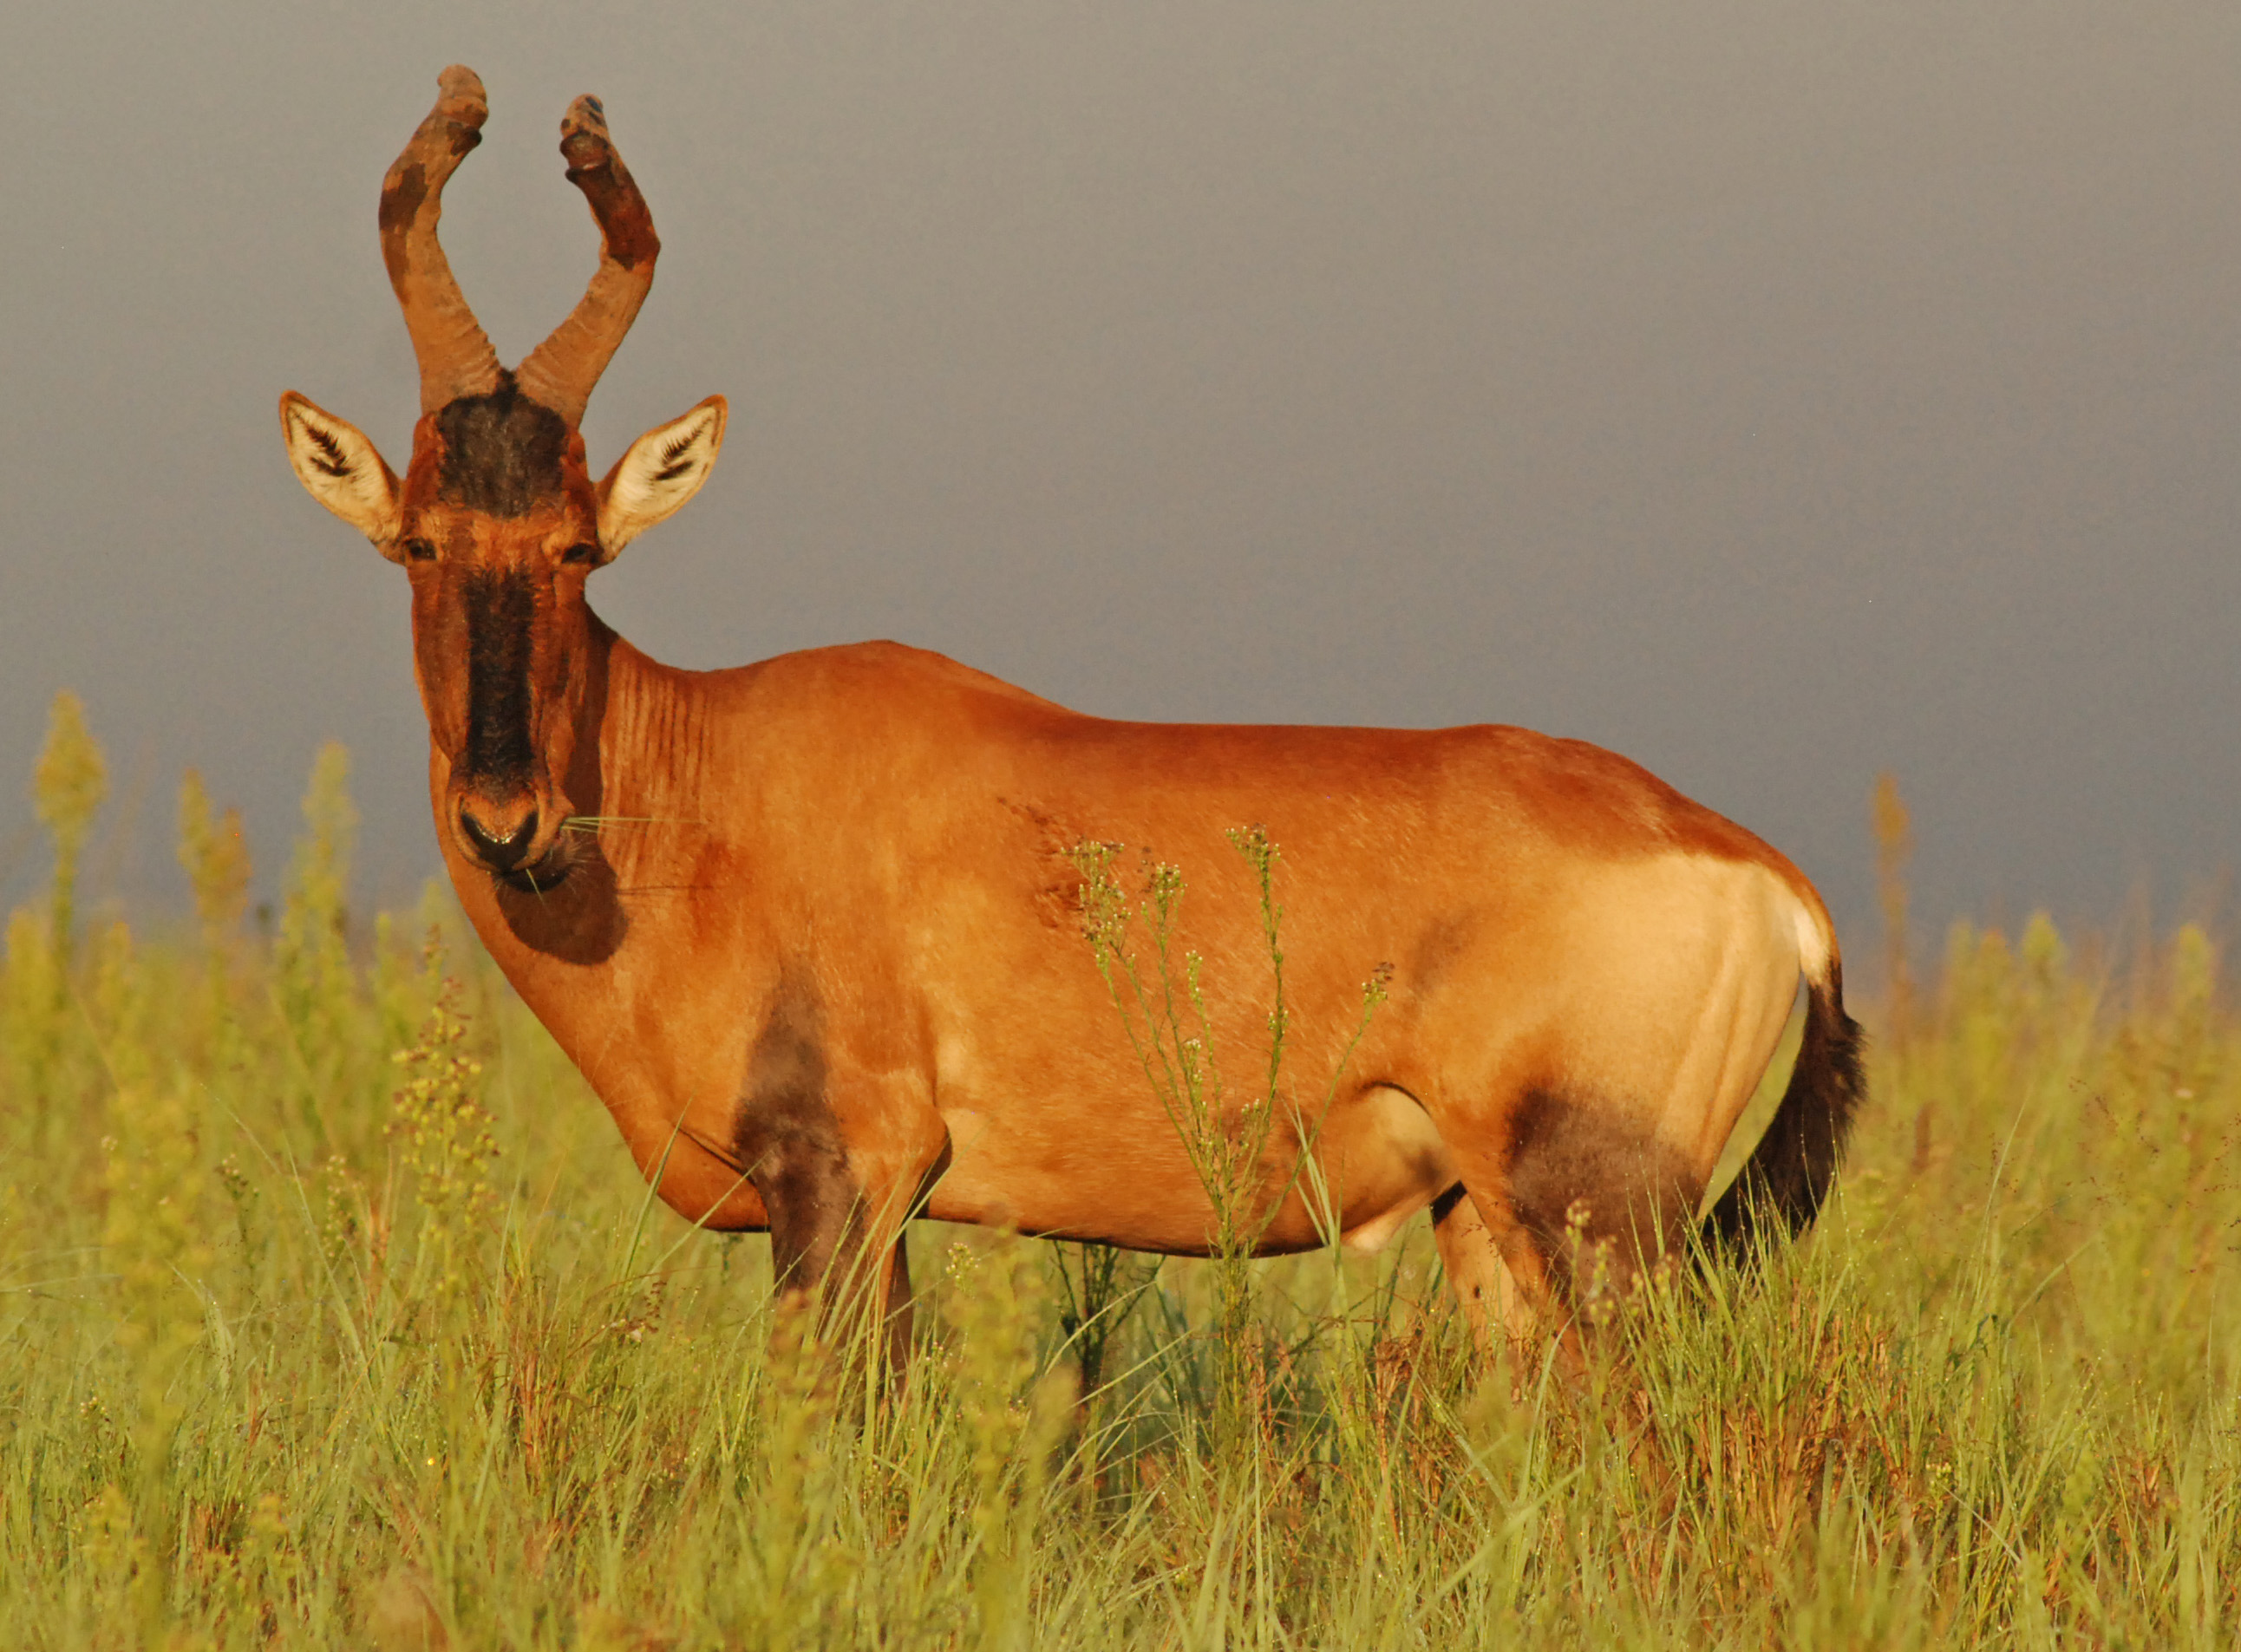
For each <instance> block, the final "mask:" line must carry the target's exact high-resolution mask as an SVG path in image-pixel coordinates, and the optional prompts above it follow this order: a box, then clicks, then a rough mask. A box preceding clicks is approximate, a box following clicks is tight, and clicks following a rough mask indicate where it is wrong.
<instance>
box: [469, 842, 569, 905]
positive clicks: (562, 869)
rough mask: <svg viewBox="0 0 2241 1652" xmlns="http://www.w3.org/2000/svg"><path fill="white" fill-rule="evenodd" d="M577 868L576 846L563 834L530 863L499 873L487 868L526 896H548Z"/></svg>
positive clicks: (509, 886)
mask: <svg viewBox="0 0 2241 1652" xmlns="http://www.w3.org/2000/svg"><path fill="white" fill-rule="evenodd" d="M575 870H576V851H575V846H573V845H572V844H571V843H570V842H569V841H568V839H566V838H565V837H563V838H562V839H560V841H559V842H558V843H556V844H554V845H553V846H552V848H550V849H549V850H547V851H546V852H545V854H544V855H543V856H542V857H541V858H539V859H538V860H537V861H536V862H535V863H534V864H533V865H530V866H512V867H509V868H508V869H506V870H505V871H503V872H501V871H499V870H498V869H496V868H495V867H493V868H491V869H490V873H491V876H492V879H494V880H496V881H498V882H499V883H502V884H504V885H505V886H506V887H507V888H509V889H515V890H518V891H520V892H521V893H523V894H525V895H549V894H551V893H552V892H553V891H554V890H555V889H558V888H559V886H561V885H562V884H564V883H565V882H567V881H568V877H569V874H570V873H572V872H574V871H575Z"/></svg>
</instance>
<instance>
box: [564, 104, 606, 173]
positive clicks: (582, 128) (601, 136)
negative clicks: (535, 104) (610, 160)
mask: <svg viewBox="0 0 2241 1652" xmlns="http://www.w3.org/2000/svg"><path fill="white" fill-rule="evenodd" d="M612 148H613V143H612V139H610V138H609V137H608V136H607V110H606V106H605V104H601V103H600V102H599V99H598V98H596V97H592V94H591V93H589V92H585V94H584V95H583V96H582V97H579V98H578V99H577V100H576V101H575V102H574V103H572V104H569V105H568V112H567V113H566V114H565V115H564V116H562V117H560V152H561V154H563V155H565V156H566V157H568V163H569V164H570V165H572V166H596V165H598V164H599V161H600V160H601V159H603V158H605V152H606V151H611V150H612Z"/></svg>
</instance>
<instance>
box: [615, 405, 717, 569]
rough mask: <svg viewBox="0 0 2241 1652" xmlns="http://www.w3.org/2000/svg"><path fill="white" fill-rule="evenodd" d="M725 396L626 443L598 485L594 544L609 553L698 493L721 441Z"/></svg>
mask: <svg viewBox="0 0 2241 1652" xmlns="http://www.w3.org/2000/svg"><path fill="white" fill-rule="evenodd" d="M724 413H725V405H724V398H722V397H721V396H711V397H710V398H708V399H707V400H706V401H705V402H702V403H701V404H700V405H699V406H698V407H696V408H694V409H693V410H692V411H691V412H689V413H687V414H686V415H685V417H684V418H680V419H677V420H674V421H673V422H672V423H670V424H667V425H658V426H656V427H655V428H654V429H652V430H650V431H647V432H646V434H645V435H643V436H641V437H639V438H638V440H636V441H635V442H632V444H631V445H630V451H628V452H627V453H625V454H624V455H623V456H622V458H619V459H618V460H616V461H615V468H614V469H613V470H612V471H610V472H607V479H606V480H605V481H604V482H602V483H600V484H599V545H600V548H601V549H602V550H604V551H605V552H606V553H607V554H608V555H609V556H612V555H614V553H615V552H618V551H619V550H621V549H622V548H623V547H624V546H625V545H628V544H629V543H630V542H631V541H632V539H634V538H637V537H638V536H639V534H641V533H643V532H646V530H647V529H648V528H650V527H652V525H654V524H655V523H657V522H659V521H661V520H663V519H664V518H666V517H669V516H672V515H674V514H675V513H676V512H677V511H678V509H679V507H680V506H682V505H684V503H685V501H686V500H687V499H689V498H692V496H693V495H694V494H695V493H698V492H699V491H700V485H701V484H702V483H703V482H705V481H706V480H707V479H708V472H710V471H711V470H712V469H714V468H715V464H716V455H717V453H718V451H719V450H720V449H721V448H722V447H723V445H724Z"/></svg>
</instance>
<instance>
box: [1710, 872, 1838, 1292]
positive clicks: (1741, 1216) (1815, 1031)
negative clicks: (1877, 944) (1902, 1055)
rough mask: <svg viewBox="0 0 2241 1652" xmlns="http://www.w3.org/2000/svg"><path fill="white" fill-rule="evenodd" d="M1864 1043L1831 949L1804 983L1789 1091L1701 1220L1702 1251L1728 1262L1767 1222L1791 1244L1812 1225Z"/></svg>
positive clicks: (1825, 1191) (1832, 1167) (1831, 1174)
mask: <svg viewBox="0 0 2241 1652" xmlns="http://www.w3.org/2000/svg"><path fill="white" fill-rule="evenodd" d="M1816 904H1817V903H1816ZM1826 921H1827V920H1826V919H1825V918H1824V919H1823V920H1822V923H1823V925H1825V924H1826ZM1824 933H1825V930H1824ZM1809 970H1810V965H1809ZM1864 1042H1865V1035H1864V1034H1863V1033H1862V1032H1861V1031H1860V1024H1859V1023H1858V1022H1857V1021H1856V1020H1853V1019H1852V1018H1851V1017H1850V1016H1849V1015H1847V1014H1845V1013H1844V969H1843V964H1842V963H1840V962H1839V961H1838V960H1837V958H1836V948H1835V946H1834V945H1833V943H1831V944H1830V946H1829V950H1828V962H1827V966H1826V968H1825V970H1824V971H1823V974H1822V979H1818V980H1816V979H1814V978H1813V976H1812V975H1811V973H1809V974H1808V976H1807V980H1806V1003H1805V1040H1804V1042H1803V1044H1801V1045H1800V1046H1799V1047H1798V1051H1797V1066H1796V1068H1795V1069H1794V1070H1793V1071H1792V1072H1791V1073H1790V1075H1789V1088H1788V1089H1786V1090H1784V1091H1783V1093H1782V1105H1781V1106H1780V1107H1776V1109H1775V1114H1774V1119H1773V1121H1772V1122H1771V1123H1769V1125H1768V1126H1767V1127H1766V1134H1764V1135H1763V1136H1761V1137H1760V1138H1759V1142H1758V1146H1757V1147H1755V1148H1753V1149H1752V1150H1751V1156H1750V1157H1749V1159H1748V1160H1745V1161H1744V1163H1743V1170H1742V1171H1741V1173H1740V1174H1737V1175H1736V1180H1735V1183H1734V1185H1733V1186H1731V1187H1729V1189H1728V1190H1727V1192H1726V1193H1724V1194H1722V1195H1721V1196H1720V1202H1719V1203H1718V1204H1716V1205H1715V1206H1713V1207H1712V1212H1711V1214H1709V1216H1707V1217H1705V1218H1704V1225H1703V1238H1704V1241H1705V1243H1706V1246H1707V1247H1708V1248H1709V1249H1711V1250H1714V1251H1717V1252H1722V1253H1724V1254H1728V1255H1730V1256H1732V1255H1737V1254H1742V1253H1743V1252H1745V1251H1746V1250H1748V1248H1749V1242H1750V1239H1751V1235H1752V1234H1753V1233H1754V1232H1756V1228H1757V1226H1758V1224H1759V1223H1760V1222H1761V1221H1763V1220H1764V1219H1765V1218H1766V1217H1767V1216H1769V1215H1774V1216H1778V1217H1780V1218H1781V1220H1782V1221H1783V1226H1784V1227H1786V1229H1787V1230H1788V1234H1789V1237H1791V1238H1796V1236H1797V1235H1798V1234H1802V1233H1803V1232H1804V1231H1805V1230H1806V1229H1807V1228H1808V1227H1811V1226H1812V1225H1813V1219H1814V1217H1816V1215H1818V1214H1820V1212H1821V1202H1822V1201H1823V1200H1824V1199H1826V1198H1827V1197H1828V1195H1829V1184H1830V1181H1832V1180H1835V1178H1836V1161H1837V1160H1839V1159H1841V1158H1842V1157H1843V1153H1844V1138H1845V1136H1847V1135H1848V1134H1850V1132H1851V1128H1852V1114H1853V1113H1854V1112H1855V1111H1856V1109H1857V1108H1858V1107H1859V1105H1860V1103H1861V1102H1862V1101H1863V1100H1866V1099H1867V1093H1868V1084H1867V1074H1866V1072H1865V1070H1864V1067H1863V1062H1862V1060H1861V1056H1862V1053H1863V1050H1862V1047H1863V1043H1864Z"/></svg>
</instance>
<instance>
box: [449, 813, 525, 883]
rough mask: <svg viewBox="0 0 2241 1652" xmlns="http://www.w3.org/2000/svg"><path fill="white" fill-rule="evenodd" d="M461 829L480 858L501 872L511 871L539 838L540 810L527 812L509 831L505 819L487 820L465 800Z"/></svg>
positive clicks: (461, 815) (460, 818) (460, 819)
mask: <svg viewBox="0 0 2241 1652" xmlns="http://www.w3.org/2000/svg"><path fill="white" fill-rule="evenodd" d="M459 826H460V827H461V829H462V830H464V831H465V833H466V834H467V841H468V842H469V843H471V844H472V845H473V846H474V848H475V853H477V854H478V855H479V856H481V858H482V859H484V860H485V861H486V862H487V863H488V864H490V865H491V866H495V867H496V868H498V870H499V871H500V872H510V871H512V869H513V868H514V867H515V866H518V865H519V864H520V862H521V860H522V859H523V858H524V857H525V855H526V854H527V853H529V846H530V845H531V843H532V842H533V841H535V839H536V837H537V811H536V809H535V808H534V807H532V808H528V809H525V810H524V811H523V812H522V814H521V818H520V819H518V820H517V821H515V822H514V823H513V824H512V828H511V829H510V830H509V829H508V827H507V826H506V824H505V819H504V817H503V816H500V817H499V818H498V819H494V820H485V819H482V818H480V816H479V814H478V812H477V810H476V808H475V806H474V804H473V803H472V802H465V801H463V802H462V803H461V804H460V805H459Z"/></svg>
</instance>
